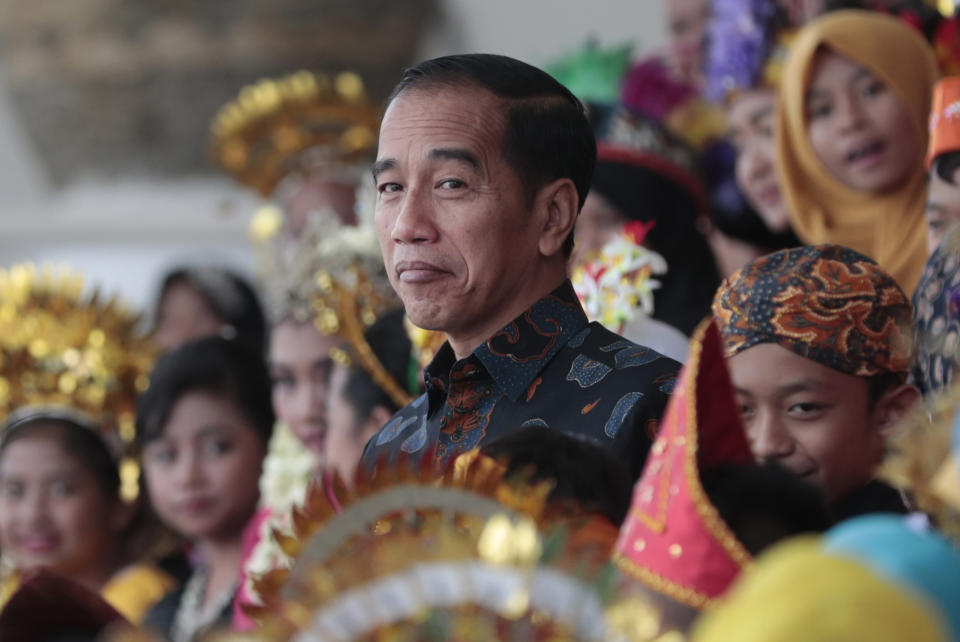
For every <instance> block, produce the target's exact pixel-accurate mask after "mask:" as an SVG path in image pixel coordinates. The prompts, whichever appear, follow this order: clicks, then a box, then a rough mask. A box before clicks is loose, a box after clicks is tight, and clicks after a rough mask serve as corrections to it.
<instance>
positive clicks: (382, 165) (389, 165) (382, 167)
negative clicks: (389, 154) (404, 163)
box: [370, 158, 397, 180]
mask: <svg viewBox="0 0 960 642" xmlns="http://www.w3.org/2000/svg"><path fill="white" fill-rule="evenodd" d="M396 166H397V161H396V160H394V159H392V158H384V159H383V160H378V161H377V162H375V163H374V164H373V166H372V167H371V168H370V173H372V174H373V180H377V177H378V176H380V174H382V173H384V172H385V171H387V170H388V169H393V168H395V167H396Z"/></svg>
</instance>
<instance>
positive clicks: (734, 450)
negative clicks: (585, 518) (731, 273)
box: [614, 323, 754, 610]
mask: <svg viewBox="0 0 960 642" xmlns="http://www.w3.org/2000/svg"><path fill="white" fill-rule="evenodd" d="M753 462H754V459H753V455H752V454H751V453H750V446H749V445H748V444H747V437H746V434H745V433H744V429H743V425H742V424H741V423H740V414H739V412H738V409H737V406H736V402H735V401H734V396H733V389H732V387H731V385H730V376H729V374H728V373H727V370H726V364H725V360H724V358H723V352H722V347H721V342H720V335H719V333H718V332H717V329H716V327H715V326H714V325H713V324H712V323H705V324H704V325H703V326H701V328H700V329H699V330H698V331H697V333H696V334H695V335H694V338H693V340H692V341H691V346H690V358H689V361H688V362H687V365H686V366H685V367H684V370H683V371H682V372H681V375H680V380H679V382H678V384H677V388H676V390H675V391H674V393H673V396H672V397H671V398H670V405H669V406H668V408H667V414H666V416H665V417H664V419H663V422H662V424H661V426H660V432H659V434H658V435H657V438H656V441H654V443H653V448H652V449H651V451H650V457H649V459H648V460H647V465H646V468H644V471H643V476H641V478H640V480H639V481H638V482H637V485H636V487H635V489H634V495H633V503H632V505H631V507H630V512H629V514H628V515H627V519H626V521H625V522H624V524H623V526H622V528H621V530H620V537H619V539H618V541H617V546H616V551H615V553H614V561H615V562H616V564H617V566H618V567H619V568H620V570H621V571H623V573H625V574H626V575H627V576H628V577H630V578H633V579H634V580H636V581H638V582H640V583H642V584H643V585H644V586H646V587H648V588H649V589H651V590H653V591H656V592H657V593H660V594H662V595H664V596H666V597H668V598H670V599H672V600H675V601H677V602H679V603H681V604H684V605H686V606H688V607H691V608H693V609H697V610H702V609H704V608H707V607H710V606H711V605H713V604H714V603H715V602H716V600H717V599H718V598H720V597H721V596H722V595H723V594H724V593H725V592H726V590H727V589H728V588H729V586H730V584H731V583H732V582H733V581H734V580H735V579H736V578H737V576H738V575H739V574H740V573H741V571H742V570H743V569H744V568H746V567H747V566H748V565H749V564H750V562H751V556H750V553H749V552H748V551H747V550H746V548H745V547H744V546H743V544H741V543H740V541H738V539H737V537H736V536H735V535H734V533H733V531H732V530H731V529H730V527H728V526H727V524H726V523H725V522H724V521H723V518H722V517H721V515H720V514H719V512H718V511H717V509H716V508H715V507H714V506H713V505H712V504H711V503H710V499H709V497H707V493H706V491H705V490H704V487H703V483H702V481H701V478H700V473H701V471H705V470H709V469H711V468H715V467H717V466H719V465H722V464H736V465H749V464H752V463H753Z"/></svg>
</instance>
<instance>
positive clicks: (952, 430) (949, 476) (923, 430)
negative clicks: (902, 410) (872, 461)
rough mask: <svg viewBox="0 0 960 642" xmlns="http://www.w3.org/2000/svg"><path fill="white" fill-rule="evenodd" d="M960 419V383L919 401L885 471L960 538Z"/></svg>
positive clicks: (896, 439) (947, 532) (894, 441)
mask: <svg viewBox="0 0 960 642" xmlns="http://www.w3.org/2000/svg"><path fill="white" fill-rule="evenodd" d="M958 419H960V387H954V388H952V389H948V390H947V391H945V392H944V393H942V394H940V395H936V396H933V397H931V398H929V399H927V400H925V401H924V402H923V403H921V404H918V406H917V407H916V408H915V409H914V410H913V411H912V412H911V414H910V415H909V416H908V418H907V419H906V420H905V421H904V422H903V425H902V427H901V428H900V429H899V430H898V432H897V433H896V434H895V435H894V436H893V438H892V439H891V440H890V443H889V445H888V446H889V453H888V454H887V458H886V460H885V461H884V463H883V465H882V466H881V468H880V476H881V477H882V478H883V479H885V480H886V481H888V482H889V483H891V484H893V485H894V486H895V487H897V488H900V489H902V490H904V491H906V492H907V493H909V495H910V498H911V499H912V501H913V502H914V504H915V505H916V507H917V508H918V509H920V510H921V511H923V512H925V513H927V514H928V515H930V516H932V517H933V520H934V522H935V523H936V526H937V528H938V529H939V530H940V531H941V532H943V533H944V534H945V535H947V536H948V537H950V538H951V539H952V540H954V541H955V542H958V543H960V476H958V475H957V470H960V467H958V458H960V443H954V435H955V434H960V432H958V424H957V422H958Z"/></svg>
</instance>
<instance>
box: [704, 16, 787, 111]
mask: <svg viewBox="0 0 960 642" xmlns="http://www.w3.org/2000/svg"><path fill="white" fill-rule="evenodd" d="M712 9H713V14H712V16H711V18H710V25H709V33H710V51H709V55H708V57H707V65H706V77H707V87H706V95H707V97H708V98H710V100H713V101H716V102H722V101H724V100H725V99H726V98H727V97H728V96H729V95H730V93H731V92H733V91H736V90H745V89H752V88H754V87H756V86H758V85H762V84H765V83H764V80H765V78H764V68H765V66H766V64H767V61H768V59H769V58H770V56H771V54H772V53H773V51H774V48H775V46H776V42H777V41H776V35H775V31H776V27H777V18H778V7H777V4H776V3H775V2H770V1H769V0H714V2H713V6H712Z"/></svg>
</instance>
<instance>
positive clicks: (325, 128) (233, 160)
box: [211, 71, 380, 196]
mask: <svg viewBox="0 0 960 642" xmlns="http://www.w3.org/2000/svg"><path fill="white" fill-rule="evenodd" d="M379 121H380V112H379V110H378V109H375V108H374V107H373V106H371V105H370V102H369V99H368V98H367V94H366V90H365V88H364V83H363V79H362V78H361V77H360V76H359V75H357V74H355V73H353V72H342V73H339V74H336V75H332V76H331V75H327V74H321V73H312V72H309V71H298V72H296V73H293V74H290V75H288V76H284V77H282V78H278V79H263V80H260V81H258V82H256V83H254V84H252V85H248V86H246V87H244V88H243V89H241V90H240V93H239V95H238V96H237V98H236V99H234V100H232V101H230V102H229V103H227V104H226V105H224V106H223V107H222V108H221V109H220V111H219V112H218V113H217V115H216V117H215V118H214V120H213V125H212V126H211V147H212V153H213V156H214V158H215V160H216V162H217V164H218V165H220V166H221V167H223V168H224V169H225V170H227V171H228V172H229V173H231V174H233V175H234V176H235V177H236V178H237V179H238V180H239V181H240V182H242V183H244V184H246V185H249V186H250V187H253V188H254V189H256V190H257V191H259V192H260V193H261V194H262V195H264V196H269V195H270V194H272V193H273V192H274V190H275V189H276V187H277V185H278V184H279V183H280V181H281V180H283V178H284V177H285V176H287V175H289V174H290V173H291V171H293V170H295V169H297V168H302V169H305V170H310V169H313V168H317V167H326V168H330V169H337V168H339V169H340V170H343V169H344V168H348V167H350V166H356V167H362V169H363V170H364V171H365V170H366V169H367V167H366V166H367V164H368V163H369V160H370V156H371V155H372V154H373V151H374V149H375V147H376V140H377V128H378V125H379Z"/></svg>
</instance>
